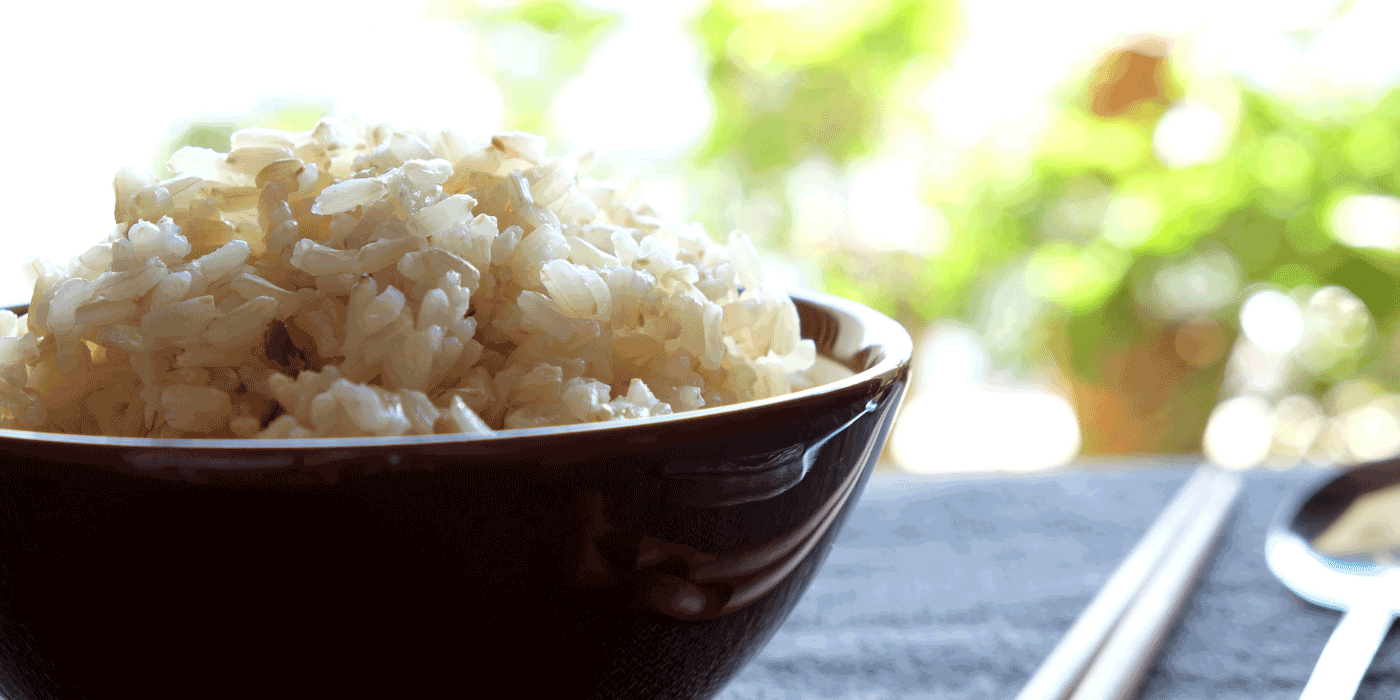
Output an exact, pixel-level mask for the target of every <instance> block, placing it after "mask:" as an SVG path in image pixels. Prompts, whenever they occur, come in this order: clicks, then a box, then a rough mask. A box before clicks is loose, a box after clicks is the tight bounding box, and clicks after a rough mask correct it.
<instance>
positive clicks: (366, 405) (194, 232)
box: [0, 119, 815, 438]
mask: <svg viewBox="0 0 1400 700" xmlns="http://www.w3.org/2000/svg"><path fill="white" fill-rule="evenodd" d="M590 160H591V158H590V157H589V156H588V155H587V154H570V155H564V156H560V157H556V158H548V157H546V156H545V141H544V139H543V138H541V137H539V136H533V135H530V134H524V133H519V132H513V133H503V134H496V135H494V136H492V137H490V138H489V139H484V140H482V141H480V142H470V141H468V140H465V139H463V138H462V137H460V136H459V135H458V134H456V133H454V132H452V131H442V132H439V133H426V132H422V131H415V130H408V131H396V130H394V129H393V128H391V127H389V126H386V125H382V124H374V125H370V126H368V127H363V128H361V127H360V126H358V125H357V124H356V123H354V122H352V121H348V120H344V121H343V120H338V119H323V120H321V122H319V123H318V124H317V125H316V127H315V128H314V129H312V130H311V131H308V132H305V133H289V132H284V131H274V130H268V129H246V130H243V131H239V132H237V133H235V134H234V135H233V137H232V143H231V148H230V151H229V152H228V153H226V154H225V153H220V152H217V151H213V150H210V149H207V148H194V147H186V148H182V149H180V150H179V151H178V152H176V153H175V154H174V156H173V157H172V158H171V160H170V163H169V167H170V169H171V170H172V171H173V172H175V173H176V176H175V177H173V178H170V179H167V180H164V181H160V182H155V181H154V180H153V179H147V178H143V177H141V176H139V175H137V174H135V173H132V172H129V171H122V172H120V173H118V174H117V177H116V183H115V189H116V202H117V205H116V220H117V226H116V228H115V230H114V231H113V232H112V233H111V235H109V236H108V237H107V239H106V241H104V242H102V243H99V244H97V245H95V246H93V247H92V248H91V249H89V250H88V251H87V252H85V253H83V254H82V255H80V256H78V257H77V258H75V259H74V260H73V261H72V262H70V263H69V264H68V266H67V267H66V268H62V269H59V268H54V267H51V266H49V265H48V264H47V263H44V262H42V261H30V262H28V263H26V265H27V268H28V269H27V270H26V272H27V273H28V274H30V275H31V276H32V277H33V278H34V296H33V299H32V301H31V303H30V306H29V312H28V314H27V315H25V316H20V317H16V316H15V315H14V314H12V313H10V312H8V311H3V310H0V428H21V429H29V430H42V431H53V432H66V433H86V434H95V435H119V436H148V437H157V438H228V437H244V438H252V437H257V438H300V437H312V436H367V435H379V436H394V435H420V434H430V433H453V432H486V431H490V430H497V429H512V428H532V427H540V426H549V425H563V424H570V423H582V422H589V421H605V420H619V419H627V418H643V417H647V416H656V415H664V414H668V413H672V412H681V411H693V410H695V409H698V408H702V407H705V406H717V405H721V404H730V403H735V402H740V401H748V400H752V399H760V398H765V397H770V396H775V395H779V394H784V393H787V392H789V391H793V390H795V389H797V388H802V387H805V386H808V385H809V384H810V382H811V380H810V379H808V378H807V375H806V374H805V371H806V370H807V369H808V368H810V367H811V366H812V365H813V362H814V358H815V347H814V346H813V343H812V341H810V340H803V339H801V337H800V336H799V332H798V331H799V329H798V317H797V310H796V307H794V306H793V303H792V300H791V299H789V298H788V296H787V295H786V294H785V293H784V292H782V291H781V290H779V289H774V288H772V287H770V286H765V285H764V284H763V272H762V270H761V269H760V267H759V262H758V256H757V255H756V253H755V251H754V248H753V245H752V243H750V241H749V239H748V238H747V237H746V236H745V235H744V234H743V233H741V232H738V231H736V232H734V233H732V234H730V236H729V242H728V244H727V245H726V246H719V245H717V244H715V243H713V242H712V241H710V239H709V238H708V237H707V236H706V235H705V232H704V231H703V230H702V229H701V228H700V227H699V226H698V225H693V224H684V223H681V222H679V221H677V220H674V219H672V218H664V217H662V216H661V215H660V214H658V213H657V212H656V211H654V210H652V209H651V208H650V207H648V206H646V205H643V204H639V203H637V202H636V201H635V198H634V197H633V196H631V195H632V193H631V192H629V190H628V188H619V187H618V186H616V185H613V184H610V183H606V182H600V181H597V180H594V179H591V178H588V177H581V175H582V173H583V172H584V171H585V170H586V169H587V167H588V164H589V161H590Z"/></svg>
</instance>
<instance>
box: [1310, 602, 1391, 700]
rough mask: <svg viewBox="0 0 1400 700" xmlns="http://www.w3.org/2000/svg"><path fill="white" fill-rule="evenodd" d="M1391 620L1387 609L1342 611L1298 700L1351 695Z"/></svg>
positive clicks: (1325, 699)
mask: <svg viewBox="0 0 1400 700" xmlns="http://www.w3.org/2000/svg"><path fill="white" fill-rule="evenodd" d="M1394 620H1395V615H1394V613H1392V612H1391V611H1390V610H1387V609H1379V608H1368V607H1358V608H1354V609H1352V610H1349V611H1347V612H1345V613H1343V614H1342V621H1341V622H1340V623H1338V624H1337V629H1335V630H1333V632H1332V636H1331V637H1330V638H1328V640H1327V646H1325V647H1323V648H1322V656H1321V657H1319V658H1318V660H1317V666H1315V667H1314V668H1313V672H1312V677H1311V678H1309V679H1308V684H1307V685H1306V686H1304V687H1303V694H1302V695H1301V696H1299V697H1298V700H1335V699H1336V698H1350V697H1355V696H1356V689H1357V688H1358V687H1360V686H1361V679H1362V678H1363V677H1364V676H1365V675H1366V669H1367V668H1370V666H1371V659H1373V658H1374V657H1375V656H1376V649H1377V648H1379V647H1380V645H1381V641H1382V640H1384V639H1385V634H1386V632H1388V631H1389V630H1390V623H1391V622H1393V621H1394Z"/></svg>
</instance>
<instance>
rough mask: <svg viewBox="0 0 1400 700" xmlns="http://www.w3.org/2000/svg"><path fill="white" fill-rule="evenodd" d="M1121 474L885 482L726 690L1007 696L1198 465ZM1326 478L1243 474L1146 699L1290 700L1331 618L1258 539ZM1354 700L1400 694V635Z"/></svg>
mask: <svg viewBox="0 0 1400 700" xmlns="http://www.w3.org/2000/svg"><path fill="white" fill-rule="evenodd" d="M1178 464H1179V463H1178ZM1124 466H1133V467H1137V469H1135V470H1132V471H1116V472H1113V473H1084V472H1066V473H1062V474H1058V475H1054V476H1041V477H1034V478H1024V479H980V480H966V479H958V480H940V479H930V478H916V477H895V476H885V475H877V476H876V477H875V478H874V479H872V481H871V483H870V486H869V488H868V489H867V490H866V493H865V496H864V497H863V499H862V501H861V502H860V504H859V505H858V507H857V509H856V510H855V511H854V512H853V513H852V516H851V518H850V519H849V520H848V521H847V523H846V526H845V528H844V529H843V531H842V533H841V536H840V539H839V540H838V542H837V544H836V546H835V547H834V548H833V549H832V551H831V554H830V556H829V557H828V558H827V561H826V564H825V566H824V567H823V568H822V571H821V573H820V574H819V576H818V578H817V580H816V581H815V582H813V584H812V587H811V589H809V590H808V592H807V594H806V596H805V597H804V598H803V600H802V602H801V603H800V604H799V606H798V608H797V610H796V611H794V613H793V615H792V617H790V618H789V619H788V621H787V623H786V624H785V625H784V627H783V628H782V630H781V631H780V632H779V633H778V635H777V636H776V637H775V638H774V639H773V641H772V642H771V643H770V644H769V645H768V646H767V647H766V648H765V649H764V651H763V653H762V654H761V655H760V656H759V658H758V659H756V660H755V661H754V662H753V663H752V664H750V665H749V666H748V667H747V668H746V669H745V670H744V671H743V672H742V673H741V674H740V675H739V676H738V677H737V678H736V679H735V680H734V681H733V682H732V683H730V685H729V686H728V687H727V688H726V689H725V690H724V692H723V693H721V695H720V696H719V697H720V698H721V699H722V700H772V699H774V698H783V699H785V700H787V699H796V698H848V699H852V700H854V699H856V698H859V699H860V700H883V699H884V698H901V699H907V700H916V699H925V698H927V699H930V700H931V699H934V698H938V699H940V700H954V699H958V700H961V699H972V698H978V699H981V698H994V699H1000V698H1012V697H1014V696H1015V694H1016V692H1017V691H1019V690H1020V688H1021V686H1022V685H1023V684H1024V683H1025V682H1026V680H1027V679H1028V678H1029V677H1030V674H1031V673H1033V672H1034V671H1035V669H1036V667H1037V666H1038V665H1039V664H1040V661H1041V660H1042V659H1044V658H1045V656H1046V655H1047V654H1049V652H1050V650H1051V649H1052V648H1053V647H1054V645H1055V644H1056V642H1058V641H1059V638H1060V636H1061V635H1063V634H1064V632H1065V631H1066V630H1067V629H1068V628H1069V626H1070V624H1071V623H1073V621H1074V620H1075V618H1077V617H1078V615H1079V613H1080V611H1082V610H1083V609H1084V607H1085V606H1087V605H1088V603H1089V600H1090V599H1091V598H1092V596H1093V595H1094V593H1095V592H1096V591H1097V590H1098V587H1099V586H1100V585H1102V584H1103V582H1104V581H1105V580H1106V578H1107V577H1108V576H1109V575H1110V574H1111V573H1112V572H1113V569H1114V568H1115V567H1116V566H1117V564H1118V562H1119V561H1121V560H1122V559H1123V557H1125V556H1126V555H1127V553H1128V552H1129V550H1131V549H1132V547H1133V545H1134V544H1136V542H1137V540H1138V539H1139V538H1140V537H1141V536H1142V534H1143V533H1144V532H1145V531H1146V530H1147V527H1148V526H1149V525H1150V524H1151V522H1152V520H1153V519H1154V518H1155V517H1156V516H1157V513H1158V512H1159V511H1160V510H1161V509H1162V508H1163V507H1164V506H1165V505H1166V503H1167V501H1168V500H1169V499H1170V498H1171V496H1172V494H1173V493H1174V492H1175V491H1176V489H1177V488H1178V487H1179V486H1180V485H1181V484H1182V483H1183V482H1184V481H1185V479H1186V477H1187V474H1188V472H1187V471H1185V470H1183V469H1181V468H1179V466H1178V465H1174V468H1171V469H1166V468H1152V466H1153V465H1152V463H1151V462H1146V461H1144V462H1142V463H1140V464H1127V465H1124ZM1316 476H1317V472H1316V471H1315V470H1302V469H1299V470H1293V471H1289V472H1278V473H1275V472H1257V473H1252V474H1250V476H1249V478H1248V479H1247V481H1246V485H1245V492H1244V494H1243V496H1242V499H1241V502H1240V504H1239V506H1238V508H1237V512H1236V515H1235V518H1234V520H1233V521H1232V522H1231V523H1230V527H1229V529H1228V530H1227V531H1226V533H1225V535H1224V538H1223V540H1222V542H1221V546H1220V549H1219V551H1218V552H1217V553H1216V555H1215V557H1214V558H1213V559H1212V560H1211V561H1210V562H1209V563H1207V565H1206V568H1205V569H1204V570H1203V572H1202V574H1201V579H1200V581H1199V582H1198V586H1197V588H1196V590H1195V591H1194V592H1193V594H1192V597H1191V599H1190V600H1189V602H1188V603H1187V606H1186V608H1185V610H1184V611H1183V614H1182V616H1181V618H1180V620H1179V622H1178V624H1177V626H1176V627H1175V628H1174V629H1173V631H1172V632H1171V634H1170V635H1169V636H1168V638H1167V640H1166V641H1165V643H1164V645H1163V652H1162V654H1161V656H1160V657H1159V658H1158V661H1157V665H1156V667H1155V668H1154V669H1153V670H1152V671H1151V673H1150V674H1149V676H1148V678H1147V680H1146V682H1145V684H1144V687H1143V693H1142V697H1143V698H1144V699H1146V700H1166V699H1168V698H1171V699H1175V698H1182V699H1186V698H1191V699H1193V700H1195V699H1199V698H1221V699H1222V700H1233V699H1236V698H1238V699H1240V700H1243V699H1246V698H1248V699H1250V700H1272V699H1274V698H1277V699H1279V700H1284V699H1288V700H1292V699H1293V698H1296V697H1297V696H1298V693H1299V692H1300V691H1301V690H1302V686H1303V683H1304V682H1306V680H1307V677H1308V674H1309V673H1310V672H1311V671H1312V666H1313V664H1314V663H1315V662H1316V660H1317V656H1318V654H1319V653H1321V650H1322V646H1323V644H1324V643H1325V642H1326V641H1327V637H1328V635H1329V634H1331V631H1332V628H1333V627H1334V626H1335V625H1336V623H1337V620H1338V618H1339V613H1337V612H1334V611H1331V610H1326V609H1322V608H1318V607H1315V606H1312V605H1310V604H1308V603H1305V602H1303V601H1302V600H1300V599H1298V598H1297V597H1295V596H1294V595H1293V594H1292V593H1291V592H1289V591H1288V590H1287V589H1285V588H1284V587H1283V586H1282V584H1280V583H1279V582H1278V581H1277V580H1276V579H1274V578H1273V576H1272V575H1271V574H1270V573H1269V571H1268V569H1267V568H1266V567H1265V565H1264V559H1263V554H1262V550H1261V544H1262V541H1263V537H1264V531H1265V529H1266V527H1267V526H1268V523H1269V520H1270V519H1271V518H1272V516H1273V512H1274V510H1275V508H1277V507H1278V504H1279V503H1280V502H1281V501H1282V499H1283V497H1284V496H1285V495H1286V494H1287V493H1288V492H1289V491H1290V490H1291V489H1293V488H1296V487H1298V486H1300V485H1302V484H1305V483H1307V482H1308V481H1309V480H1310V479H1312V478H1316ZM1357 697H1358V698H1362V699H1372V698H1375V699H1379V698H1396V697H1400V634H1397V633H1394V632H1392V634H1391V635H1390V636H1389V637H1388V638H1387V640H1386V642H1385V644H1384V645H1383V646H1382V647H1381V650H1380V653H1379V654H1378V655H1377V660H1376V662H1375V664H1374V665H1373V666H1372V669H1371V672H1370V673H1369V674H1368V675H1367V678H1366V681H1365V682H1364V683H1363V686H1362V690H1361V692H1360V694H1359V695H1358V696H1357Z"/></svg>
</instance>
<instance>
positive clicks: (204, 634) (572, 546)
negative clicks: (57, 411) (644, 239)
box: [0, 293, 911, 700]
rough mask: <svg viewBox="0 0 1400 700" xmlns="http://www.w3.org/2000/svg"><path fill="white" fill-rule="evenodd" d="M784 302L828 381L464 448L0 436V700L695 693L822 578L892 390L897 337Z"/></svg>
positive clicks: (852, 318)
mask: <svg viewBox="0 0 1400 700" xmlns="http://www.w3.org/2000/svg"><path fill="white" fill-rule="evenodd" d="M794 298H795V299H796V300H797V302H798V305H799V309H800V313H801V317H802V327H803V335H804V336H805V337H810V338H814V339H815V340H816V341H817V344H818V348H819V351H820V352H821V354H823V355H824V356H826V357H829V358H832V359H835V360H837V361H838V362H841V363H843V364H845V365H847V366H848V367H850V368H851V369H853V370H857V372H858V373H857V374H856V375H855V376H852V377H849V378H847V379H843V380H840V381H836V382H834V383H830V384H827V385H824V386H820V387H816V388H814V389H810V390H806V391H803V392H798V393H795V394H792V395H788V396H784V397H778V398H775V399H769V400H765V401H759V402H751V403H748V404H744V405H740V406H732V407H720V408H715V409H709V410H702V411H697V412H693V413H688V414H681V415H676V416H669V417H664V418H659V419H648V420H643V421H631V422H627V423H618V424H611V425H604V426H598V425H592V426H570V427H566V428H555V429H542V430H528V431H507V432H502V433H498V434H496V435H494V436H488V437H484V438H471V437H468V436H428V437H421V438H400V439H392V440H382V439H379V440H376V439H351V440H333V441H330V440H310V441H174V440H146V439H121V438H94V437H86V436H66V435H54V434H46V433H33V432H23V431H0V458H3V460H4V464H3V465H2V466H0V694H3V696H4V697H5V698H8V700H28V699H38V698H43V699H45V700H48V699H59V698H61V699H63V700H76V699H78V698H93V699H99V698H100V699H106V698H113V697H122V696H126V697H141V698H144V699H146V700H155V699H157V698H224V697H228V698H235V697H237V698H253V697H256V698H283V697H286V698H316V697H325V698H336V699H337V700H341V699H349V698H429V697H431V698H439V697H442V698H446V697H475V696H477V695H479V694H483V693H487V692H497V691H500V690H504V689H509V690H510V691H511V694H512V696H521V697H549V698H600V699H601V698H607V699H608V700H617V699H620V698H704V697H709V696H712V695H713V694H715V693H717V692H718V691H719V689H720V688H721V687H722V686H723V685H724V684H725V682H727V681H728V680H729V679H730V678H731V677H732V676H733V675H734V674H735V673H736V672H737V671H738V670H739V669H740V668H741V667H742V666H743V665H744V664H745V663H746V662H747V661H748V660H749V659H751V658H752V657H753V656H754V655H755V654H757V652H758V651H759V649H760V648H761V647H762V646H763V644H764V643H765V642H766V641H767V640H768V639H769V638H770V637H771V636H772V634H773V633H774V632H775V631H776V630H777V628H778V626H779V625H780V624H781V623H782V621H783V620H784V618H786V617H787V615H788V613H789V612H790V611H791V610H792V608H793V606H794V604H795V603H796V602H797V600H798V598H799V596H800V595H801V594H802V592H803V590H804V589H805V588H806V586H807V584H808V583H809V582H810V581H811V579H812V576H813V574H814V573H815V572H816V570H817V568H818V567H819V566H820V565H821V562H822V560H823V559H824V557H825V555H826V552H827V550H828V548H829V546H830V544H831V542H832V541H833V539H834V538H835V536H836V533H837V531H838V530H839V528H840V526H841V523H842V521H843V520H844V519H845V517H846V515H847V513H848V512H849V510H850V508H851V507H852V505H853V504H854V503H855V501H856V500H857V498H858V497H859V493H860V491H861V489H862V488H863V486H864V483H865V480H866V479H867V477H868V476H869V474H870V470H871V469H872V468H873V466H874V463H875V460H876V458H877V457H878V455H879V454H880V449H881V447H882V446H883V444H884V442H885V439H886V436H887V435H888V432H889V429H890V425H891V423H892V421H893V419H894V416H895V413H896V411H897V408H898V406H899V404H900V401H901V400H902V398H903V394H904V390H905V385H906V382H907V377H908V367H909V357H910V351H911V343H910V340H909V336H908V334H907V333H906V332H905V331H904V330H903V328H901V327H900V326H899V325H898V324H896V323H894V322H893V321H891V320H889V319H888V318H886V317H884V316H882V315H880V314H877V313H875V312H873V311H871V310H869V309H866V308H864V307H861V306H858V305H856V304H853V303H851V302H847V301H843V300H840V299H836V298H834V297H829V296H824V295H817V294H812V293H801V294H794Z"/></svg>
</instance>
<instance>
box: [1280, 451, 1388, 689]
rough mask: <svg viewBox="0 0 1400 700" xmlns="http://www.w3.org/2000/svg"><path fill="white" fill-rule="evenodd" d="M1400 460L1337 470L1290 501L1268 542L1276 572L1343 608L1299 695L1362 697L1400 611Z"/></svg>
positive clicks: (1316, 598)
mask: <svg viewBox="0 0 1400 700" xmlns="http://www.w3.org/2000/svg"><path fill="white" fill-rule="evenodd" d="M1397 551H1400V460H1389V461H1385V462H1377V463H1374V464H1367V465H1364V466H1361V467H1357V468H1355V469H1351V470H1349V471H1345V472H1341V473H1340V474H1337V473H1333V474H1329V475H1328V476H1327V477H1325V478H1323V479H1321V480H1320V481H1318V482H1317V483H1315V484H1314V485H1312V486H1311V487H1310V488H1306V489H1303V490H1302V491H1300V492H1299V494H1298V495H1297V496H1295V497H1294V498H1292V499H1290V500H1288V501H1287V502H1285V503H1284V504H1283V505H1282V506H1281V507H1280V508H1279V510H1278V513H1277V514H1276V515H1275V517H1274V522H1273V524H1272V525H1271V526H1270V527H1269V533H1268V535H1267V537H1266V539H1265V542H1264V552H1265V559H1266V560H1267V561H1268V564H1269V570H1270V571H1272V572H1274V575H1275V576H1277V577H1278V578H1279V580H1280V581H1283V583H1284V585H1286V586H1288V587H1289V588H1291V589H1293V592H1295V593H1297V594H1298V595H1299V596H1302V597H1303V598H1304V599H1306V600H1308V601H1311V602H1313V603H1316V604H1318V605H1322V606H1325V607H1329V608H1335V609H1338V610H1341V611H1343V614H1342V621H1341V622H1340V623H1339V624H1338V625H1337V629H1336V630H1335V631H1333V632H1332V636H1331V638H1329V639H1328V640H1327V646H1326V647H1325V648H1323V650H1322V656H1321V657H1320V658H1319V659H1318V661H1317V666H1316V667H1314V668H1313V673H1312V677H1311V678H1309V679H1308V684H1307V685H1306V686H1305V687H1304V688H1303V694H1302V695H1301V696H1300V700H1323V698H1350V697H1354V696H1355V695H1356V689H1357V688H1358V687H1359V686H1360V685H1361V679H1362V677H1363V676H1365V675H1366V669H1367V668H1369V667H1370V665H1371V660H1372V659H1373V658H1374V657H1375V655H1376V649H1377V648H1378V647H1380V644H1381V641H1382V640H1384V639H1385V635H1386V632H1387V631H1389V630H1390V625H1391V623H1392V622H1393V621H1394V620H1395V617H1396V616H1397V615H1400V565H1397V564H1396V556H1395V555H1396V553H1397Z"/></svg>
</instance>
